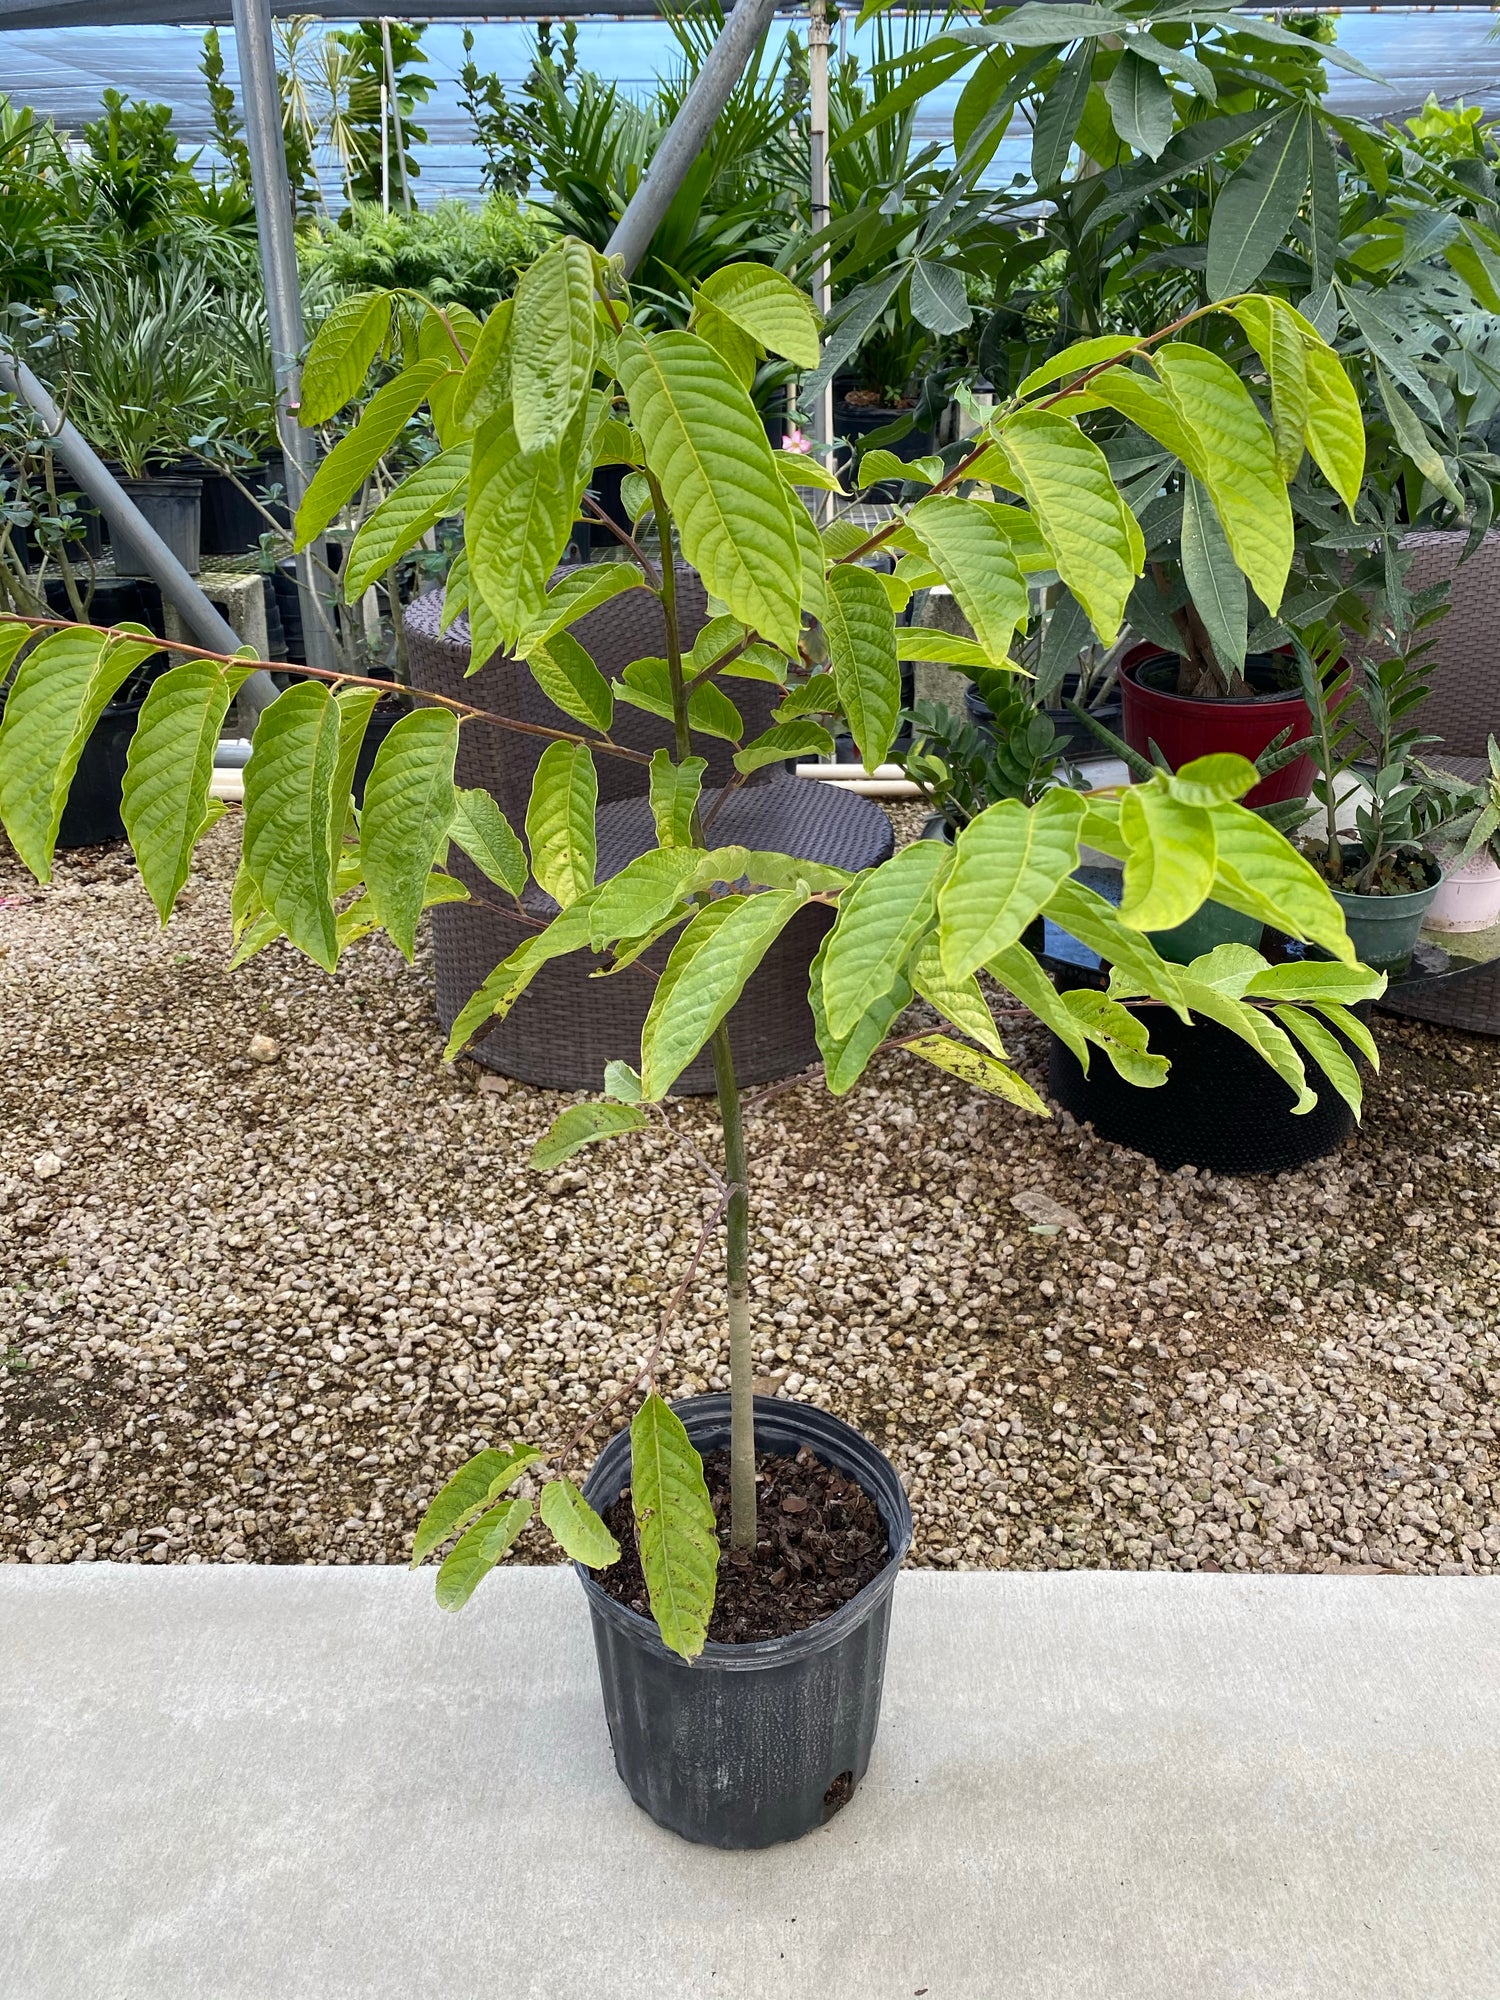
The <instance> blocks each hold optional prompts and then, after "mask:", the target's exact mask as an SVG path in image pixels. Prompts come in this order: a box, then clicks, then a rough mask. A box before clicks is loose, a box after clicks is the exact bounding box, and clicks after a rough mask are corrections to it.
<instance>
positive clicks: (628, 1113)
mask: <svg viewBox="0 0 1500 2000" xmlns="http://www.w3.org/2000/svg"><path fill="white" fill-rule="evenodd" d="M650 1122H651V1121H650V1119H649V1118H648V1117H647V1116H646V1114H645V1112H644V1111H638V1110H637V1109H636V1107H635V1106H634V1105H633V1104H572V1105H569V1107H568V1109H567V1110H566V1111H564V1112H563V1113H562V1114H561V1116H559V1117H557V1118H555V1119H554V1120H553V1121H552V1124H551V1126H550V1127H549V1129H548V1130H547V1132H546V1134H545V1136H544V1137H542V1138H540V1139H538V1140H537V1142H536V1144H535V1145H534V1146H533V1147H532V1149H531V1164H532V1166H533V1167H535V1168H536V1170H537V1171H538V1172H539V1173H545V1172H546V1171H547V1169H548V1168H550V1167H560V1166H561V1165H562V1163H563V1161H564V1160H571V1159H572V1157H573V1155H574V1154H575V1153H576V1152H579V1151H580V1150H581V1149H582V1148H583V1147H584V1146H587V1145H591V1144H592V1143H593V1141H594V1140H595V1139H616V1138H618V1137H619V1136H620V1134H621V1133H622V1132H639V1131H641V1130H643V1129H644V1127H646V1126H647V1125H649V1124H650Z"/></svg>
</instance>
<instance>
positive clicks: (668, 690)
mask: <svg viewBox="0 0 1500 2000" xmlns="http://www.w3.org/2000/svg"><path fill="white" fill-rule="evenodd" d="M613 687H614V691H615V695H616V697H617V698H618V699H619V700H620V701H623V702H627V703H628V704H629V705H630V706H631V707H632V708H643V709H645V711H646V713H647V714H648V715H659V716H661V718H662V719H663V721H665V722H670V721H671V720H672V719H673V716H674V714H675V710H674V709H673V706H672V677H671V672H670V670H669V668H668V666H667V662H666V661H665V660H632V661H631V663H630V665H629V666H628V667H627V668H626V669H625V678H624V679H623V680H619V681H615V682H614V683H613ZM688 724H689V727H690V728H691V729H693V730H694V731H695V733H696V734H698V735H700V736H717V737H720V738H721V739H722V740H723V741H724V742H726V743H738V742H739V740H740V738H741V737H742V736H743V735H744V733H745V720H744V717H743V716H742V715H741V714H740V712H739V710H738V709H737V708H736V707H735V705H734V703H733V702H732V701H731V700H730V699H729V697H728V695H727V694H725V692H724V690H723V689H722V688H721V687H717V686H716V685H715V684H714V682H712V681H704V683H703V684H702V686H701V687H695V688H694V689H693V692H692V693H691V694H690V695H689V696H688Z"/></svg>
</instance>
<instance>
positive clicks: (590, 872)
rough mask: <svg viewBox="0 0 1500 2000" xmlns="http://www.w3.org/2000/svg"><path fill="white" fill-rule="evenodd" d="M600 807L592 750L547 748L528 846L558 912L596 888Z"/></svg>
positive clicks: (536, 783) (529, 817) (530, 810)
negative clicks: (596, 827) (596, 823)
mask: <svg viewBox="0 0 1500 2000" xmlns="http://www.w3.org/2000/svg"><path fill="white" fill-rule="evenodd" d="M598 803H599V778H598V774H597V772H596V771H595V769H594V760H593V757H592V756H591V754H590V752H589V748H588V745H587V744H585V743H549V744H548V745H547V748H546V749H545V750H544V751H543V752H542V755H541V759H540V761H539V762H538V764H537V767H536V775H535V776H534V777H533V779H532V781H531V803H530V804H529V805H528V806H527V808H526V843H527V845H528V847H529V848H530V849H531V872H532V874H533V875H534V876H535V877H536V879H537V881H538V882H539V883H540V884H541V886H542V887H543V888H544V889H545V890H546V892H547V894H548V895H549V896H551V897H552V898H553V900H554V901H555V902H556V903H557V905H558V907H559V909H564V910H565V909H567V907H568V905H569V904H570V903H573V902H576V901H577V899H578V898H579V897H580V896H581V895H583V894H584V893H585V891H586V890H589V889H592V888H593V886H594V869H595V866H596V864H597V858H598V839H597V835H596V833H595V830H594V811H595V808H596V807H597V805H598Z"/></svg>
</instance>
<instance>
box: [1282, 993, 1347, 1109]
mask: <svg viewBox="0 0 1500 2000" xmlns="http://www.w3.org/2000/svg"><path fill="white" fill-rule="evenodd" d="M1272 1011H1273V1012H1274V1014H1275V1016H1276V1018H1277V1020H1278V1021H1279V1022H1280V1023H1281V1025H1282V1026H1283V1027H1284V1028H1285V1029H1286V1030H1287V1031H1288V1033H1290V1034H1292V1035H1295V1036H1296V1038H1297V1040H1298V1041H1299V1042H1300V1043H1301V1044H1302V1046H1303V1048H1305V1049H1306V1050H1307V1053H1308V1054H1309V1055H1310V1056H1311V1057H1312V1059H1313V1061H1314V1062H1315V1063H1316V1064H1317V1065H1318V1068H1319V1069H1320V1070H1322V1072H1323V1074H1324V1076H1326V1077H1327V1079H1328V1081H1329V1082H1330V1083H1331V1084H1332V1085H1333V1087H1334V1089H1335V1090H1336V1091H1337V1092H1338V1094H1339V1096H1340V1097H1342V1098H1343V1100H1344V1102H1345V1103H1346V1104H1347V1105H1348V1107H1349V1109H1350V1110H1351V1111H1352V1112H1353V1113H1354V1117H1355V1122H1356V1123H1358V1122H1359V1121H1360V1119H1361V1117H1362V1115H1363V1112H1364V1089H1363V1086H1362V1085H1361V1083H1360V1080H1359V1071H1358V1070H1357V1069H1356V1068H1355V1066H1354V1064H1353V1063H1352V1062H1351V1061H1350V1059H1349V1052H1348V1050H1347V1049H1346V1048H1345V1047H1344V1045H1343V1043H1342V1042H1341V1041H1340V1040H1339V1039H1338V1037H1337V1035H1335V1034H1333V1033H1331V1032H1330V1030H1329V1029H1327V1028H1325V1027H1324V1025H1323V1023H1322V1022H1321V1021H1320V1020H1318V1018H1317V1017H1316V1015H1313V1014H1305V1013H1304V1012H1303V1011H1302V1009H1301V1008H1300V1007H1276V1008H1273V1010H1272Z"/></svg>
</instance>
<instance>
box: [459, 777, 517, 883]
mask: <svg viewBox="0 0 1500 2000" xmlns="http://www.w3.org/2000/svg"><path fill="white" fill-rule="evenodd" d="M448 838H449V839H450V840H451V841H452V842H453V844H454V846H455V847H459V848H462V849H463V851H464V853H465V854H467V855H468V857H469V859H470V860H471V861H472V862H473V864H474V866H475V867H476V868H477V869H479V871H480V873H481V874H483V875H487V876H488V877H489V879H490V880H491V881H492V882H495V883H498V884H499V886H500V887H501V888H502V889H508V890H509V891H510V893H511V895H513V896H519V895H520V893H521V891H522V890H523V889H524V888H525V887H526V876H527V868H526V850H525V848H524V847H522V845H521V842H520V840H519V838H518V837H517V835H516V833H515V830H514V828H513V827H512V826H511V823H510V821H509V820H508V819H507V818H506V817H505V815H504V813H503V812H501V810H500V808H499V806H497V805H496V804H495V801H494V800H493V799H492V798H491V797H490V795H489V793H488V792H486V791H480V790H477V789H476V790H472V791H465V790H459V791H457V792H456V793H455V794H454V806H453V821H452V824H451V825H450V826H449V828H448Z"/></svg>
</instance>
